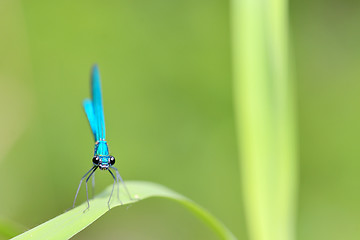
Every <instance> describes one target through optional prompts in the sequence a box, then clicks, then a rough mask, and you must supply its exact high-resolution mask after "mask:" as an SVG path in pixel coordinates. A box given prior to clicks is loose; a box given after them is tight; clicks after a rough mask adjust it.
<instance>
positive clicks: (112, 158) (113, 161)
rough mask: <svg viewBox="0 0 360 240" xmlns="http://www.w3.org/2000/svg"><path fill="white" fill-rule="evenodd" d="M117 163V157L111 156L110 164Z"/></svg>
mask: <svg viewBox="0 0 360 240" xmlns="http://www.w3.org/2000/svg"><path fill="white" fill-rule="evenodd" d="M114 164H115V158H114V157H113V156H110V165H114Z"/></svg>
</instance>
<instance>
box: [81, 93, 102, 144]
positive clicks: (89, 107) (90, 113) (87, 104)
mask: <svg viewBox="0 0 360 240" xmlns="http://www.w3.org/2000/svg"><path fill="white" fill-rule="evenodd" d="M83 107H84V110H85V113H86V116H87V119H88V121H89V124H90V127H91V131H92V132H93V134H94V138H95V139H97V138H98V137H99V136H98V124H97V121H96V117H95V113H94V107H93V103H92V101H91V100H90V99H85V100H84V101H83Z"/></svg>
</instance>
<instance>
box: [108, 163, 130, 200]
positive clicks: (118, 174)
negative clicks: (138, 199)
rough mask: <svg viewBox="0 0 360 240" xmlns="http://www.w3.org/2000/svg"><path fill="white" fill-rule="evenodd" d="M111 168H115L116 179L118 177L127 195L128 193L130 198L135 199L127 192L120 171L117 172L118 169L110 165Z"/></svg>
mask: <svg viewBox="0 0 360 240" xmlns="http://www.w3.org/2000/svg"><path fill="white" fill-rule="evenodd" d="M111 168H112V169H114V170H115V172H116V177H117V178H118V179H120V181H121V184H122V185H123V186H124V188H125V191H126V193H127V195H129V198H130V200H135V199H134V198H132V197H131V195H130V192H129V190H128V188H127V187H126V184H125V182H124V180H123V179H122V177H121V176H120V173H119V171H118V170H117V168H115V167H111Z"/></svg>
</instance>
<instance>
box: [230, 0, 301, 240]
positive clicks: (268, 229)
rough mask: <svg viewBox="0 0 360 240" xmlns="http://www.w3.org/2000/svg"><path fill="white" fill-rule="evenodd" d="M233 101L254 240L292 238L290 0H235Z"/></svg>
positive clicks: (293, 176)
mask: <svg viewBox="0 0 360 240" xmlns="http://www.w3.org/2000/svg"><path fill="white" fill-rule="evenodd" d="M231 4H232V5H231V7H232V22H231V24H232V30H233V68H234V95H235V96H234V100H235V104H234V105H235V111H236V117H237V120H236V124H237V130H238V139H239V152H240V164H239V165H240V170H241V174H242V184H243V191H244V194H243V195H244V203H245V212H246V218H247V222H248V231H249V235H250V239H253V240H291V239H294V219H295V216H294V215H295V214H294V212H295V211H294V208H295V194H296V154H297V150H296V131H295V124H294V123H295V111H294V105H295V104H294V98H295V96H294V86H293V83H292V81H291V79H290V75H291V74H290V73H289V59H288V55H289V46H288V16H287V14H288V12H287V8H288V5H287V1H286V0H241V1H240V0H232V2H231Z"/></svg>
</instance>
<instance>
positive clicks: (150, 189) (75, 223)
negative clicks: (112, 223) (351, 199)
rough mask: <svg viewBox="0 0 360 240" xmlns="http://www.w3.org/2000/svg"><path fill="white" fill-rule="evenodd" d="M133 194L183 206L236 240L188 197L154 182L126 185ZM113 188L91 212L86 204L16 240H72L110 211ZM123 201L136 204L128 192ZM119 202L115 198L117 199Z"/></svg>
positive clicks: (223, 236)
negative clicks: (174, 202)
mask: <svg viewBox="0 0 360 240" xmlns="http://www.w3.org/2000/svg"><path fill="white" fill-rule="evenodd" d="M126 184H127V186H128V188H129V190H130V191H131V193H133V194H136V195H137V197H138V198H139V199H140V200H138V201H142V200H145V199H147V198H151V197H160V198H167V199H170V200H173V201H176V202H179V203H181V204H183V205H184V206H185V207H187V208H188V209H189V210H190V211H191V212H193V213H194V214H195V215H196V216H198V217H199V218H200V219H202V220H203V221H204V222H205V223H206V224H207V225H208V226H209V227H211V228H212V229H213V230H214V231H215V232H216V233H217V234H218V235H219V237H220V238H221V239H229V240H233V239H236V238H235V236H234V235H233V234H232V233H231V232H230V231H229V230H228V229H227V228H226V227H225V226H224V225H223V224H222V223H221V222H219V221H218V220H217V219H216V218H214V217H213V216H212V215H211V214H210V213H209V212H208V211H206V210H205V209H203V208H201V207H200V206H198V205H197V204H196V203H194V202H193V201H191V200H189V199H188V198H186V197H184V196H182V195H180V194H178V193H176V192H174V191H172V190H170V189H168V188H166V187H164V186H162V185H159V184H155V183H150V182H138V181H130V182H127V183H126ZM111 188H112V185H111V186H109V187H108V188H107V189H106V190H105V191H104V192H102V193H101V194H99V195H98V196H97V197H96V198H94V200H92V201H91V202H90V209H89V210H88V211H86V212H85V213H84V212H83V211H84V209H85V208H86V203H84V204H82V205H80V206H78V207H76V208H74V209H72V210H70V211H68V212H66V213H64V214H61V215H59V216H57V217H55V218H53V219H51V220H49V221H47V222H45V223H43V224H41V225H39V226H37V227H35V228H33V229H31V230H29V231H27V232H25V233H23V234H21V235H19V236H17V237H15V238H13V239H17V240H20V239H37V240H42V239H44V240H45V239H46V240H52V239H69V238H70V237H72V236H74V235H75V234H76V233H78V232H80V231H81V230H83V229H84V228H86V227H87V226H89V225H90V224H91V223H93V222H94V221H96V219H98V218H99V217H101V216H102V215H103V214H105V213H106V212H107V211H109V209H108V206H107V201H108V198H109V195H110V191H111ZM120 198H121V199H122V202H123V203H124V205H127V204H136V202H134V201H131V200H130V199H128V198H127V197H126V194H125V193H122V192H121V194H120ZM115 199H116V197H115ZM124 205H120V203H119V202H117V201H116V203H115V201H112V204H111V208H114V207H117V206H124Z"/></svg>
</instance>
